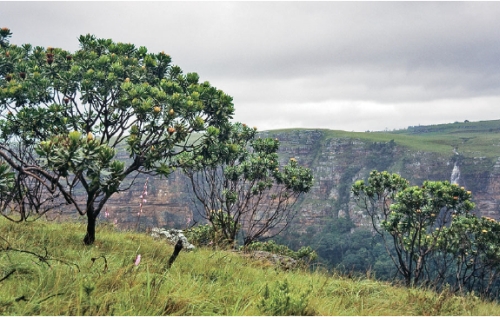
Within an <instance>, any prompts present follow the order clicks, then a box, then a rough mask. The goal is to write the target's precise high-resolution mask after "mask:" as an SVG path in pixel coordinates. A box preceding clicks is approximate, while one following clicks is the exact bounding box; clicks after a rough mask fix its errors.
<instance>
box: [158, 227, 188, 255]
mask: <svg viewBox="0 0 500 317" xmlns="http://www.w3.org/2000/svg"><path fill="white" fill-rule="evenodd" d="M151 236H152V237H153V238H155V239H165V240H166V241H167V242H168V243H169V244H171V245H176V244H177V242H178V241H179V240H181V241H182V248H183V249H184V250H187V251H191V250H194V249H195V246H194V245H192V244H191V243H189V241H188V240H187V238H186V237H185V236H184V232H183V231H182V230H178V229H163V228H153V229H151Z"/></svg>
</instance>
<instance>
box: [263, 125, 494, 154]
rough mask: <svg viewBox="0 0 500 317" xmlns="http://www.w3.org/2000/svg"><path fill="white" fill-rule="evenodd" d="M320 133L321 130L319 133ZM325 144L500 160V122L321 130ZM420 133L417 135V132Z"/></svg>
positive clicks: (270, 132) (271, 132)
mask: <svg viewBox="0 0 500 317" xmlns="http://www.w3.org/2000/svg"><path fill="white" fill-rule="evenodd" d="M307 130H312V129H285V130H271V131H267V133H269V135H271V136H273V135H274V134H276V133H285V132H287V133H290V132H296V131H307ZM316 130H318V129H316ZM319 131H322V132H323V134H324V140H328V139H332V138H342V139H359V140H362V141H367V142H388V141H390V140H394V141H395V142H396V144H397V145H400V146H404V147H407V148H408V149H411V150H413V151H422V152H429V153H438V154H440V155H447V156H451V155H453V149H454V148H456V149H458V151H459V152H460V154H462V155H464V156H465V157H476V156H478V154H479V153H480V156H483V157H487V158H489V159H494V160H496V159H497V158H498V156H500V133H499V132H500V120H492V121H480V122H469V123H449V124H438V125H430V126H421V127H418V130H414V129H404V130H395V131H386V132H347V131H340V130H324V129H319ZM416 131H417V132H416Z"/></svg>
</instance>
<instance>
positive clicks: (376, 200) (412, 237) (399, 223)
mask: <svg viewBox="0 0 500 317" xmlns="http://www.w3.org/2000/svg"><path fill="white" fill-rule="evenodd" d="M407 184H408V181H406V180H405V179H403V178H401V177H400V176H399V175H396V174H389V173H388V172H377V171H372V172H371V173H370V176H369V178H368V182H367V183H365V182H364V181H362V180H359V181H356V182H355V183H354V185H353V187H352V192H353V194H354V197H355V199H356V200H357V202H358V205H360V206H361V207H362V208H363V209H364V210H365V211H366V212H367V213H368V214H369V215H370V216H371V218H372V225H373V228H374V229H375V230H376V231H377V232H378V233H379V234H380V235H381V236H382V237H383V238H384V239H386V238H387V237H386V233H387V234H388V235H389V237H390V239H391V240H392V246H393V247H394V251H395V255H394V253H392V252H389V255H390V256H391V257H392V259H393V262H394V263H395V265H396V267H397V269H398V271H399V273H400V274H401V275H402V276H403V278H404V280H405V282H406V284H407V285H416V284H419V283H420V282H421V281H424V280H425V281H429V280H431V279H432V272H429V271H428V270H427V269H428V266H427V263H428V261H429V259H431V258H433V257H435V256H436V254H437V253H438V250H439V245H440V244H441V243H442V241H443V240H447V239H449V238H450V237H447V236H446V232H447V230H446V228H447V227H449V226H450V225H451V222H452V219H453V218H454V217H457V216H466V215H468V213H469V212H470V211H471V210H472V209H473V208H474V204H473V203H472V202H471V197H472V196H471V192H470V191H466V190H465V189H464V188H463V187H462V188H460V187H458V186H457V185H455V184H450V183H449V182H447V181H445V182H432V181H425V182H424V183H423V185H422V186H421V187H419V186H407ZM384 241H386V242H387V240H384ZM388 251H389V249H388Z"/></svg>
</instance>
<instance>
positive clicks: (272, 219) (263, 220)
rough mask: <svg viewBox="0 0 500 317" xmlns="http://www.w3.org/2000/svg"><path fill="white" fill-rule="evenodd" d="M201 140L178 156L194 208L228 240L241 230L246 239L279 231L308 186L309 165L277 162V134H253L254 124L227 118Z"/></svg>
mask: <svg viewBox="0 0 500 317" xmlns="http://www.w3.org/2000/svg"><path fill="white" fill-rule="evenodd" d="M209 133H213V134H214V136H215V135H216V136H217V138H212V139H207V140H206V142H203V146H202V147H200V148H199V149H197V150H196V151H193V152H191V153H184V154H183V155H182V156H180V157H179V164H180V166H182V169H183V171H184V173H185V174H186V175H187V177H188V178H189V180H190V182H191V186H192V189H193V192H194V194H195V197H196V199H197V200H198V201H199V202H200V203H201V204H202V205H203V210H201V211H200V214H201V216H202V217H203V218H205V219H207V220H208V221H209V222H210V223H211V224H212V226H213V227H214V229H215V231H216V232H221V234H222V238H223V239H224V240H225V241H226V242H229V243H232V242H233V241H235V239H236V237H237V234H238V233H239V232H240V229H241V232H242V233H243V241H244V244H245V245H248V244H249V243H251V242H252V241H255V240H256V239H258V238H260V237H262V236H264V235H266V236H268V237H271V236H273V235H275V234H277V233H279V232H281V231H282V230H283V229H284V228H285V227H286V226H287V225H288V223H289V222H290V220H291V219H292V218H293V216H294V215H295V214H296V211H294V210H293V208H292V207H293V205H294V204H295V202H296V201H297V199H298V198H299V197H300V196H301V194H303V193H306V192H308V191H309V189H310V188H311V186H312V183H313V177H312V173H311V171H310V170H309V169H307V168H304V167H301V166H299V165H298V164H297V161H296V160H295V159H293V158H292V159H290V161H289V162H288V164H287V165H285V166H283V167H280V165H279V162H278V154H277V151H278V147H279V142H278V140H277V139H274V140H273V139H271V138H265V139H261V138H256V133H257V129H256V128H249V127H247V126H246V125H245V124H240V123H236V124H228V125H226V126H225V127H223V128H222V129H220V130H217V131H216V130H213V131H212V132H209Z"/></svg>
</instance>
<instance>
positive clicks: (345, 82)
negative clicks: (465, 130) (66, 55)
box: [0, 1, 500, 132]
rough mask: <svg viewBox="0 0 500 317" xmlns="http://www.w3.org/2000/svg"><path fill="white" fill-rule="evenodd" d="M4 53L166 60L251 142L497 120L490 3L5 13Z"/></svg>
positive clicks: (498, 75) (111, 6)
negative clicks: (129, 50)
mask: <svg viewBox="0 0 500 317" xmlns="http://www.w3.org/2000/svg"><path fill="white" fill-rule="evenodd" d="M0 27H8V28H10V29H11V31H12V32H13V36H12V38H11V41H10V42H11V43H12V44H23V43H31V44H33V45H39V46H44V47H47V46H53V47H61V48H63V49H66V50H69V51H76V50H77V49H78V45H79V43H78V37H79V36H80V35H82V34H88V33H90V34H94V35H95V36H96V37H98V38H111V39H113V40H114V41H116V42H127V43H133V44H135V45H137V46H145V47H147V48H148V51H149V52H155V53H156V52H161V51H165V53H167V54H169V55H170V56H171V57H172V60H173V64H176V65H178V66H180V67H181V68H182V69H183V71H184V72H185V73H188V72H196V73H198V75H199V76H200V80H201V81H209V82H210V83H211V84H212V85H213V86H216V87H217V88H218V89H221V90H223V91H224V92H225V93H227V94H229V95H230V96H232V97H233V99H234V105H235V115H234V120H233V121H239V122H243V123H246V124H248V125H250V126H256V127H258V129H259V130H261V131H262V130H271V129H288V128H309V129H318V128H321V129H332V130H345V131H359V132H362V131H382V130H393V129H401V128H407V127H408V126H418V125H429V124H439V123H452V122H456V121H459V122H463V121H464V120H469V121H483V120H496V119H500V107H499V105H500V2H337V1H333V2H310V1H308V2H295V1H292V2H281V1H278V2H254V1H251V2H239V1H237V2H209V1H203V2H169V1H167V2H164V1H155V2H115V1H112V2H93V1H92V2H24V1H21V2H15V1H14V2H9V1H7V2H6V1H2V5H1V8H0Z"/></svg>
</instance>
